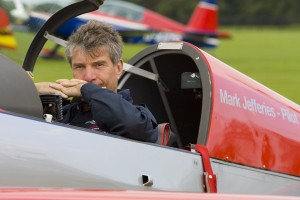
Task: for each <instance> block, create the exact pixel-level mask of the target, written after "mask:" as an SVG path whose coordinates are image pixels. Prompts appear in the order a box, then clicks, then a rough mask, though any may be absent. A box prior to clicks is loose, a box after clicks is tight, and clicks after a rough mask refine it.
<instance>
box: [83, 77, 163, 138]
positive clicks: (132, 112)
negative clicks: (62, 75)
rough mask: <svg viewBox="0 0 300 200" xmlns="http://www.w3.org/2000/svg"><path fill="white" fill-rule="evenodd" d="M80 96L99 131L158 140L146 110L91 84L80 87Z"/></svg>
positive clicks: (154, 126) (152, 120)
mask: <svg viewBox="0 0 300 200" xmlns="http://www.w3.org/2000/svg"><path fill="white" fill-rule="evenodd" d="M81 94H82V96H83V98H84V99H85V101H87V102H88V103H89V105H90V106H91V110H92V115H93V118H94V120H95V121H96V123H97V125H98V126H99V128H100V129H102V130H104V131H107V132H109V133H111V134H115V135H120V136H124V137H127V138H131V139H135V140H139V141H145V142H155V141H156V140H157V137H158V133H157V130H156V126H157V123H156V120H155V118H154V117H153V115H152V113H151V112H150V111H149V109H148V108H147V107H145V106H136V105H133V104H132V102H130V101H127V100H125V99H124V98H123V97H122V95H120V94H116V93H114V92H112V91H110V90H107V89H103V88H101V87H99V86H97V85H95V84H91V83H87V84H84V85H83V86H82V87H81Z"/></svg>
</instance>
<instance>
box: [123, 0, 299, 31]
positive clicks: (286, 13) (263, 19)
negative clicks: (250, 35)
mask: <svg viewBox="0 0 300 200" xmlns="http://www.w3.org/2000/svg"><path fill="white" fill-rule="evenodd" d="M128 1H130V2H134V3H137V4H139V5H141V6H145V7H147V8H150V9H152V10H155V11H157V12H160V13H162V14H164V15H167V16H169V17H171V18H173V19H176V20H178V21H180V22H182V23H187V21H188V19H189V17H190V14H191V12H192V11H193V9H194V8H195V5H196V4H197V3H198V2H199V0H151V1H149V0H128ZM218 5H219V16H220V18H219V21H220V25H280V26H284V25H291V24H299V23H300V1H299V0H218Z"/></svg>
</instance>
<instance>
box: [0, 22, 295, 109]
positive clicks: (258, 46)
mask: <svg viewBox="0 0 300 200" xmlns="http://www.w3.org/2000/svg"><path fill="white" fill-rule="evenodd" d="M224 30H225V31H227V32H230V33H231V34H232V36H233V37H232V39H229V40H222V41H221V42H220V46H219V47H218V48H217V49H215V50H207V52H208V53H210V54H212V55H213V56H215V57H216V58H218V59H220V60H221V61H223V62H224V63H226V64H228V65H230V66H232V67H233V68H235V69H237V70H239V71H241V72H242V73H244V74H246V75H248V76H250V77H251V78H253V79H255V80H257V81H258V82H261V83H262V84H264V85H266V86H267V87H269V88H271V89H273V90H275V91H276V92H278V93H280V94H282V95H283V96H286V97H287V98H289V99H291V100H292V101H295V102H296V103H298V104H299V103H300V92H299V89H298V87H299V85H300V53H299V52H300V37H299V36H300V27H289V28H270V27H268V28H266V27H265V28H259V29H258V28H235V27H233V28H226V29H224ZM16 37H17V40H18V50H17V51H7V50H3V49H2V50H0V53H2V54H5V55H7V56H8V57H10V58H12V59H13V60H14V61H15V62H17V63H18V64H19V65H22V62H23V59H24V56H25V52H26V50H27V48H28V46H29V44H30V42H31V39H32V38H33V34H31V33H21V32H18V33H16ZM46 46H47V47H52V46H53V43H51V42H48V43H47V44H46ZM145 47H147V46H146V45H125V46H124V49H123V51H124V60H125V61H127V60H128V59H130V58H131V57H132V56H133V55H135V54H136V53H138V52H139V51H141V50H142V49H144V48H145ZM61 52H62V53H63V48H61ZM34 75H35V81H53V80H56V79H58V78H62V77H69V78H70V77H71V74H70V69H69V66H68V64H67V63H66V62H65V61H64V60H61V61H57V60H56V61H54V60H44V59H41V58H39V59H38V61H37V64H36V67H35V69H34Z"/></svg>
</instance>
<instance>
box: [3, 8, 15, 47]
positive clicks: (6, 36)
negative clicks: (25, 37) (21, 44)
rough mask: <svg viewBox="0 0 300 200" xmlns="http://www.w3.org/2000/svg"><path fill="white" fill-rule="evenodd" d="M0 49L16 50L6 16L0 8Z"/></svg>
mask: <svg viewBox="0 0 300 200" xmlns="http://www.w3.org/2000/svg"><path fill="white" fill-rule="evenodd" d="M0 48H8V49H16V48H17V42H16V39H15V37H14V35H13V32H12V29H11V26H10V20H9V17H8V14H7V13H6V11H5V10H4V9H2V8H0Z"/></svg>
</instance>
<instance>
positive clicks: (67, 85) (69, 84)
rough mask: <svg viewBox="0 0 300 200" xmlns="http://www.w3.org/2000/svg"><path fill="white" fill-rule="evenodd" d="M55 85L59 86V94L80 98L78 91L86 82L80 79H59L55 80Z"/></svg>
mask: <svg viewBox="0 0 300 200" xmlns="http://www.w3.org/2000/svg"><path fill="white" fill-rule="evenodd" d="M56 83H57V84H59V85H60V88H57V89H60V91H61V92H63V93H64V94H65V95H67V96H69V97H81V92H80V89H81V87H82V86H83V85H84V84H86V83H87V82H86V81H84V80H80V79H71V80H68V79H59V80H56Z"/></svg>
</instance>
